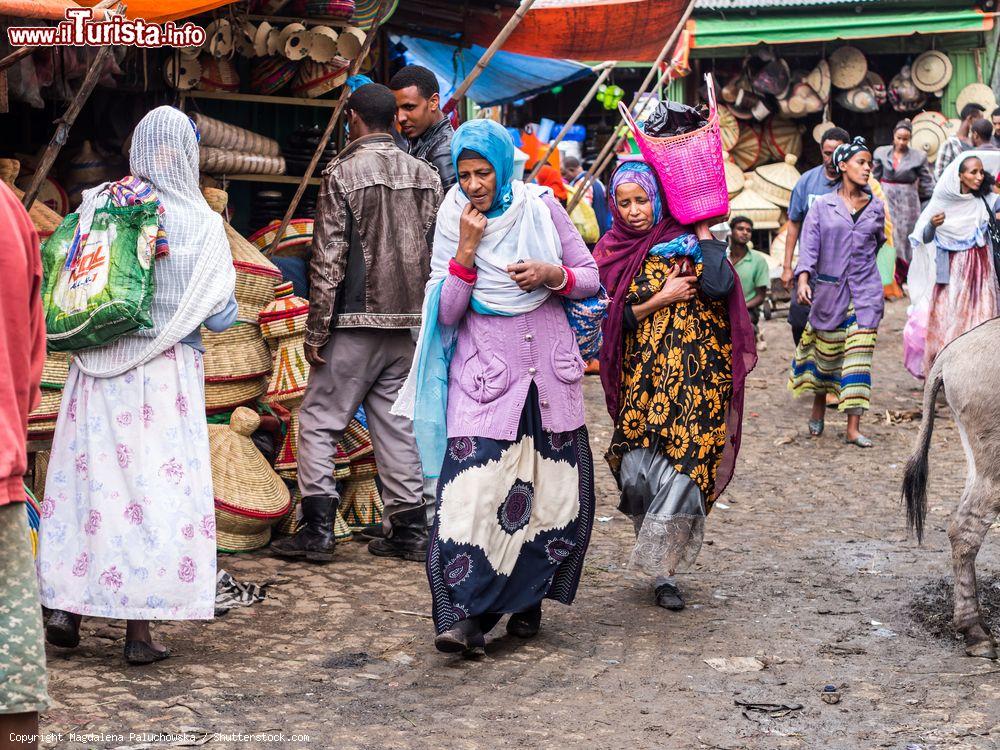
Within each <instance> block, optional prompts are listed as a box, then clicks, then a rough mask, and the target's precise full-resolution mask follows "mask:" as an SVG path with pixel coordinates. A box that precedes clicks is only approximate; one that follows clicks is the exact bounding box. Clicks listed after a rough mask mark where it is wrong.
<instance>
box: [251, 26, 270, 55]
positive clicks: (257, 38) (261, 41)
mask: <svg viewBox="0 0 1000 750" xmlns="http://www.w3.org/2000/svg"><path fill="white" fill-rule="evenodd" d="M273 29H274V27H273V26H272V25H271V24H269V23H268V22H267V21H262V22H261V24H260V26H258V27H257V30H256V31H255V32H254V35H253V51H254V54H255V55H256V56H257V57H267V55H268V51H267V40H268V39H269V38H270V37H271V31H272V30H273Z"/></svg>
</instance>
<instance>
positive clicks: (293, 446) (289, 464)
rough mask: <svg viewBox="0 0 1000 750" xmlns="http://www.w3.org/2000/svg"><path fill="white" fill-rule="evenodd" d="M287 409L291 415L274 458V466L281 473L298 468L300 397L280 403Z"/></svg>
mask: <svg viewBox="0 0 1000 750" xmlns="http://www.w3.org/2000/svg"><path fill="white" fill-rule="evenodd" d="M282 406H284V407H285V408H286V409H288V411H289V413H290V414H291V416H290V417H289V420H288V430H287V432H285V439H284V441H283V442H282V443H281V447H280V448H279V449H278V455H277V456H276V457H275V459H274V468H275V470H276V471H280V472H282V473H283V474H286V473H288V472H293V471H296V470H297V469H298V465H299V464H298V460H299V407H300V406H302V399H301V397H300V398H296V399H294V400H291V401H285V402H283V403H282Z"/></svg>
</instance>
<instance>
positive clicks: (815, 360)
mask: <svg viewBox="0 0 1000 750" xmlns="http://www.w3.org/2000/svg"><path fill="white" fill-rule="evenodd" d="M877 333H878V331H877V330H876V329H874V328H861V327H860V326H859V325H858V319H857V317H855V315H854V311H853V310H851V311H849V312H848V315H847V320H845V321H844V322H843V323H841V325H840V327H839V328H837V329H836V330H834V331H817V330H816V329H815V328H813V327H812V324H811V323H809V324H807V325H806V330H805V332H804V333H803V334H802V339H801V340H800V341H799V345H798V347H797V348H796V349H795V358H794V359H793V360H792V373H791V377H789V379H788V389H789V390H790V391H791V392H792V394H793V395H795V396H801V395H802V394H804V393H813V394H816V393H832V394H833V395H834V396H836V397H837V398H838V399H839V401H840V404H839V405H838V407H837V408H838V409H839V410H840V411H848V410H867V409H869V408H870V407H871V395H872V357H873V355H874V354H875V337H876V335H877Z"/></svg>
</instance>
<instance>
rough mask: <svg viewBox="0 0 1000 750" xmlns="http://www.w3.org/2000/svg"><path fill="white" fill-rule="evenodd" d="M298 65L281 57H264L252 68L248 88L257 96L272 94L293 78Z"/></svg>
mask: <svg viewBox="0 0 1000 750" xmlns="http://www.w3.org/2000/svg"><path fill="white" fill-rule="evenodd" d="M298 69H299V63H298V62H295V61H293V60H286V59H284V58H283V57H275V56H271V57H265V58H264V59H262V60H258V61H257V62H256V63H255V64H254V67H253V73H252V75H251V78H250V88H251V89H253V90H254V91H255V92H257V93H258V94H273V93H275V92H277V91H279V90H280V89H282V88H283V87H284V86H285V85H286V84H288V83H289V82H290V81H291V80H292V78H294V77H295V72H296V71H297V70H298Z"/></svg>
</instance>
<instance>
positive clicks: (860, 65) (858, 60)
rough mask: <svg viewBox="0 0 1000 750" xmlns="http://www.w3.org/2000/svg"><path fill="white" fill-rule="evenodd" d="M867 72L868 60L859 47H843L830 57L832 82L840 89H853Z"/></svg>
mask: <svg viewBox="0 0 1000 750" xmlns="http://www.w3.org/2000/svg"><path fill="white" fill-rule="evenodd" d="M867 72H868V60H866V59H865V56H864V53H863V52H862V51H861V50H859V49H858V48H857V47H851V46H850V45H848V46H845V47H841V48H839V49H837V50H834V52H833V54H832V55H830V80H831V82H832V83H833V85H834V86H836V87H837V88H838V89H853V88H854V87H855V86H857V85H858V84H860V83H861V82H862V81H863V80H864V79H865V73H867Z"/></svg>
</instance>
